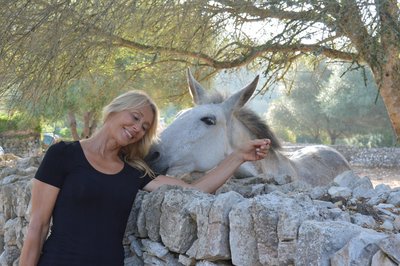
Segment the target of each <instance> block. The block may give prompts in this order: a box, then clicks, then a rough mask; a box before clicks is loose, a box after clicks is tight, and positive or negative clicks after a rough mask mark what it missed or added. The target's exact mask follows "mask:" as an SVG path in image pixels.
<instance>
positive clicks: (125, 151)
mask: <svg viewBox="0 0 400 266" xmlns="http://www.w3.org/2000/svg"><path fill="white" fill-rule="evenodd" d="M143 106H150V108H151V110H152V111H153V115H154V116H153V121H152V123H151V125H150V127H149V129H148V130H147V131H146V134H144V136H143V138H142V139H141V140H139V141H138V142H135V143H132V144H129V145H127V146H125V147H123V148H122V150H121V155H122V156H123V158H124V160H125V161H126V162H127V163H129V164H130V165H131V166H133V167H135V168H137V169H139V170H142V171H144V173H145V175H150V176H151V177H155V175H154V172H153V171H152V170H151V169H150V167H149V166H148V165H147V164H146V162H145V161H144V157H145V156H146V155H147V154H148V153H149V150H150V147H151V145H152V144H153V143H154V142H156V141H157V127H158V118H159V117H158V116H159V112H158V108H157V105H156V104H155V103H154V101H153V100H152V99H151V98H150V97H149V96H148V95H147V94H146V93H145V92H143V91H138V90H132V91H128V92H125V93H123V94H121V95H119V96H117V97H116V98H114V100H112V101H111V103H110V104H108V105H107V106H105V107H104V109H103V123H104V122H105V121H106V120H107V118H108V117H109V116H110V115H111V114H112V113H117V112H122V111H126V110H127V111H132V110H137V109H138V108H141V107H143Z"/></svg>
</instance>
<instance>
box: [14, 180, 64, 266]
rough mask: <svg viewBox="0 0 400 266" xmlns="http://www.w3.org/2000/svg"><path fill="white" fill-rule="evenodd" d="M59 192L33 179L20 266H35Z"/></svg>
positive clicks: (55, 188)
mask: <svg viewBox="0 0 400 266" xmlns="http://www.w3.org/2000/svg"><path fill="white" fill-rule="evenodd" d="M59 191H60V189H59V188H57V187H54V186H51V185H49V184H46V183H44V182H42V181H39V180H37V179H33V183H32V198H31V202H32V209H31V217H30V221H29V226H28V232H27V235H26V237H25V240H24V245H23V247H22V252H21V256H20V260H19V265H20V266H35V265H37V263H38V260H39V257H40V253H41V251H42V246H43V243H44V241H45V240H46V237H47V234H48V232H49V226H50V219H51V214H52V212H53V208H54V204H55V202H56V199H57V195H58V193H59Z"/></svg>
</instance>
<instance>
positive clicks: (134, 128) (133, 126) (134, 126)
mask: <svg viewBox="0 0 400 266" xmlns="http://www.w3.org/2000/svg"><path fill="white" fill-rule="evenodd" d="M131 128H132V129H133V130H134V131H135V132H140V130H141V128H142V126H141V125H140V123H135V124H133V125H132V126H131Z"/></svg>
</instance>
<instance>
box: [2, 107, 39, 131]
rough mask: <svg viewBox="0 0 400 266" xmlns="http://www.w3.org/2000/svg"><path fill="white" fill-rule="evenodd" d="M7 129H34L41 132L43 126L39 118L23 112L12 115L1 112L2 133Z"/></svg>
mask: <svg viewBox="0 0 400 266" xmlns="http://www.w3.org/2000/svg"><path fill="white" fill-rule="evenodd" d="M7 131H33V132H38V133H40V131H41V126H40V122H39V121H38V120H37V119H32V118H31V117H30V116H27V115H25V114H23V113H18V112H16V113H13V114H12V115H8V114H4V113H0V133H2V132H7Z"/></svg>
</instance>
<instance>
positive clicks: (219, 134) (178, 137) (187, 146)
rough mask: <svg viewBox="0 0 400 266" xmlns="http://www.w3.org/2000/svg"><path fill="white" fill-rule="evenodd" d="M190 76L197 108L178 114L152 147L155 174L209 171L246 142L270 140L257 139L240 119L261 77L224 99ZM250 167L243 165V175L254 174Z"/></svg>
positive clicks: (150, 155)
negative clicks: (254, 139) (250, 140)
mask: <svg viewBox="0 0 400 266" xmlns="http://www.w3.org/2000/svg"><path fill="white" fill-rule="evenodd" d="M187 75H188V84H189V90H190V93H191V96H192V98H193V102H194V104H195V107H193V108H190V109H187V110H184V111H182V112H180V113H179V114H178V115H177V117H176V118H175V120H174V121H173V122H172V123H171V124H170V125H169V126H168V127H167V128H166V129H164V131H163V132H161V135H160V143H158V144H157V145H154V146H153V147H152V149H151V152H150V154H149V156H148V157H147V159H148V162H149V164H150V166H151V167H152V168H153V169H154V170H155V171H156V172H158V173H161V174H168V175H171V176H176V177H178V176H180V175H182V174H186V173H193V172H206V171H208V170H210V169H212V168H214V167H215V166H216V165H217V164H219V162H221V161H222V160H223V159H224V158H225V157H226V155H227V154H229V153H230V152H231V151H232V149H233V148H235V147H236V146H240V144H241V143H242V142H243V141H244V140H248V139H249V138H254V137H264V138H265V137H268V136H256V135H255V134H253V133H252V132H251V131H250V130H249V128H248V127H247V126H246V125H245V123H243V121H240V118H238V114H239V113H240V112H239V111H240V110H241V108H242V107H243V106H244V105H245V103H246V102H247V101H248V100H249V98H250V97H251V96H252V94H253V92H254V90H255V89H256V86H257V83H258V76H257V77H256V78H255V79H254V80H253V81H252V82H251V83H250V84H249V85H247V86H245V87H244V88H243V89H241V90H240V91H238V92H236V93H235V94H233V95H232V96H230V97H228V98H227V99H225V100H223V99H222V96H221V95H216V94H214V95H211V94H209V93H207V91H206V90H204V89H203V87H202V86H201V85H200V84H199V83H198V82H197V81H196V80H195V79H194V77H193V76H192V74H191V72H190V71H189V70H188V73H187ZM248 113H249V112H247V113H246V114H248ZM248 167H249V165H247V166H246V164H243V165H242V172H247V173H249V171H250V172H251V171H252V170H249V168H248ZM246 168H247V169H246ZM253 173H254V172H253Z"/></svg>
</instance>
